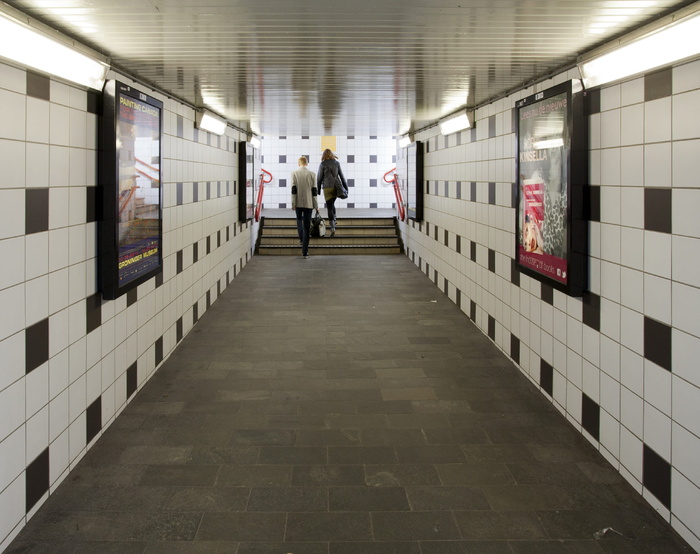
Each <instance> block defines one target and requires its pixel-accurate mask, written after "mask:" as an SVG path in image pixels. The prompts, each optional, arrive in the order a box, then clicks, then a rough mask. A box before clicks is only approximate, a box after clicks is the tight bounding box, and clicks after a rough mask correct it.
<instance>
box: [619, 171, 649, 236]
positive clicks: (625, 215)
mask: <svg viewBox="0 0 700 554" xmlns="http://www.w3.org/2000/svg"><path fill="white" fill-rule="evenodd" d="M640 167H641V164H640ZM620 204H621V209H622V210H621V211H622V217H621V219H620V223H621V224H622V225H624V226H626V227H634V228H636V229H643V228H644V189H643V188H642V187H622V194H621V198H620Z"/></svg>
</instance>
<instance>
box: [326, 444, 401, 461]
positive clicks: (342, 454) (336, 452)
mask: <svg viewBox="0 0 700 554" xmlns="http://www.w3.org/2000/svg"><path fill="white" fill-rule="evenodd" d="M328 462H329V463H330V464H334V465H343V464H377V463H388V464H391V463H396V462H397V459H396V451H395V450H394V447H391V446H331V447H329V448H328Z"/></svg>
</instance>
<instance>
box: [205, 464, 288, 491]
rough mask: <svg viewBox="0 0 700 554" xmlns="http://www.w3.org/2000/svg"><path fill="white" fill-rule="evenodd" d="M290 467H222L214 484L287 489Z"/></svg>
mask: <svg viewBox="0 0 700 554" xmlns="http://www.w3.org/2000/svg"><path fill="white" fill-rule="evenodd" d="M291 481H292V466H289V465H287V466H283V465H272V466H266V465H261V466H257V465H248V466H222V467H221V471H220V472H219V475H218V477H217V480H216V484H217V485H220V486H228V487H288V486H289V485H290V484H291Z"/></svg>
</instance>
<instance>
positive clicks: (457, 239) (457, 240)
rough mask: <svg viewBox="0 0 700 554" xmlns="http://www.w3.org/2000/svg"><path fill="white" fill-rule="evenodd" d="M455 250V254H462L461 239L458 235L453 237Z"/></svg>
mask: <svg viewBox="0 0 700 554" xmlns="http://www.w3.org/2000/svg"><path fill="white" fill-rule="evenodd" d="M455 250H456V251H457V254H461V253H462V237H461V236H460V235H456V236H455Z"/></svg>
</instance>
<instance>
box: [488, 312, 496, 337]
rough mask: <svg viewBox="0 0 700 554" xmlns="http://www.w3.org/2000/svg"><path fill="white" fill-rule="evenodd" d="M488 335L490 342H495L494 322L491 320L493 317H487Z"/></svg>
mask: <svg viewBox="0 0 700 554" xmlns="http://www.w3.org/2000/svg"><path fill="white" fill-rule="evenodd" d="M488 335H489V338H490V339H491V340H496V320H495V319H494V318H493V316H489V320H488Z"/></svg>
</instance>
